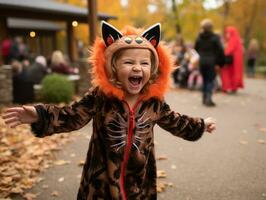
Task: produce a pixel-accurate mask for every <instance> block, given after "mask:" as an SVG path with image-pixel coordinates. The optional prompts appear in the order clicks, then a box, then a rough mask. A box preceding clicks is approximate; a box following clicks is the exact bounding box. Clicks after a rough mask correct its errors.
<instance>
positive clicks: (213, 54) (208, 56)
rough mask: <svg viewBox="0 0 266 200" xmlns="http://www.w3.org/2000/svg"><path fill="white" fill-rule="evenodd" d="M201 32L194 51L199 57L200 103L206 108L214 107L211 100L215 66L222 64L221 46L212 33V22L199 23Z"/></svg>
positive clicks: (205, 20)
mask: <svg viewBox="0 0 266 200" xmlns="http://www.w3.org/2000/svg"><path fill="white" fill-rule="evenodd" d="M201 29H202V30H201V32H200V33H199V35H198V37H197V39H196V43H195V50H196V51H197V52H198V53H199V55H200V64H199V66H200V72H201V75H202V78H203V87H202V93H203V95H202V102H203V104H204V105H206V106H211V107H212V106H215V103H214V102H213V100H212V95H213V89H214V83H215V77H216V70H215V66H216V65H219V66H222V64H223V59H221V58H223V57H224V56H223V55H224V53H223V46H222V44H221V41H220V39H219V36H218V35H216V34H215V33H213V22H212V21H211V20H210V19H204V20H203V21H202V22H201Z"/></svg>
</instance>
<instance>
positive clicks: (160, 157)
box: [157, 155, 167, 160]
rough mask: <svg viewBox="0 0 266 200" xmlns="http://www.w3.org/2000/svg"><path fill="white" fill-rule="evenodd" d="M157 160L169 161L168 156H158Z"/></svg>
mask: <svg viewBox="0 0 266 200" xmlns="http://www.w3.org/2000/svg"><path fill="white" fill-rule="evenodd" d="M157 160H167V157H166V156H164V155H163V156H158V157H157Z"/></svg>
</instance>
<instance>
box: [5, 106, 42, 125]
mask: <svg viewBox="0 0 266 200" xmlns="http://www.w3.org/2000/svg"><path fill="white" fill-rule="evenodd" d="M3 119H4V121H5V123H6V124H7V125H8V126H10V127H11V128H15V127H16V126H18V125H20V124H31V123H34V122H37V121H38V114H37V111H36V109H35V107H34V106H22V107H13V108H8V109H6V110H5V111H4V114H3Z"/></svg>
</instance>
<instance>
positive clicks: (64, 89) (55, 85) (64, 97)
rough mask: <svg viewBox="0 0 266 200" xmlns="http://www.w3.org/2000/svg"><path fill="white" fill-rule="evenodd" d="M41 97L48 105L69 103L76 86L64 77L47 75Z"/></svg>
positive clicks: (43, 82)
mask: <svg viewBox="0 0 266 200" xmlns="http://www.w3.org/2000/svg"><path fill="white" fill-rule="evenodd" d="M41 84H42V89H41V91H40V95H41V98H42V100H43V101H45V102H47V103H61V102H65V103H68V102H70V101H71V99H72V96H73V95H74V85H73V83H72V82H70V81H69V80H67V78H66V77H65V76H63V75H59V74H52V75H47V76H46V77H45V78H44V79H43V81H42V83H41Z"/></svg>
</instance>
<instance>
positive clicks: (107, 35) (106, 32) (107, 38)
mask: <svg viewBox="0 0 266 200" xmlns="http://www.w3.org/2000/svg"><path fill="white" fill-rule="evenodd" d="M122 36H123V35H122V33H120V32H119V31H118V30H117V29H116V28H115V27H113V26H112V25H111V24H108V23H107V22H105V21H102V37H103V40H104V42H105V45H106V46H107V47H108V46H109V45H111V44H112V43H113V42H114V41H116V40H117V39H119V38H121V37H122Z"/></svg>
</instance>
